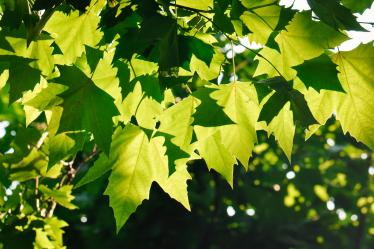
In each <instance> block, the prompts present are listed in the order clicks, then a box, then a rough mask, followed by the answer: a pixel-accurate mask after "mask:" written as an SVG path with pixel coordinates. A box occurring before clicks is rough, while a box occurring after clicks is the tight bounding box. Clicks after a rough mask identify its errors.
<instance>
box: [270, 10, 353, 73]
mask: <svg viewBox="0 0 374 249" xmlns="http://www.w3.org/2000/svg"><path fill="white" fill-rule="evenodd" d="M345 40H347V36H345V35H343V34H342V33H340V32H338V31H336V30H334V29H333V28H331V27H329V26H327V25H326V24H324V23H322V22H316V21H313V20H312V17H311V13H310V12H302V13H298V14H296V15H295V17H294V18H293V19H292V21H291V22H290V23H289V25H287V26H286V30H283V31H282V32H280V34H279V35H278V36H277V37H276V38H275V41H276V42H277V43H278V45H279V48H280V50H281V55H282V58H283V63H284V64H285V65H288V66H296V65H299V64H301V63H303V61H304V60H310V59H312V58H315V57H317V56H319V55H321V54H322V53H323V52H324V50H325V49H328V48H334V47H336V46H337V45H339V44H340V43H342V42H343V41H345Z"/></svg>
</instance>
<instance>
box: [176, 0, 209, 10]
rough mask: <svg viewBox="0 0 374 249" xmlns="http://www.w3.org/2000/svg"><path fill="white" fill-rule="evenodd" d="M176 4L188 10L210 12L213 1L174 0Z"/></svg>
mask: <svg viewBox="0 0 374 249" xmlns="http://www.w3.org/2000/svg"><path fill="white" fill-rule="evenodd" d="M175 3H176V4H178V5H180V6H184V7H188V8H193V9H198V10H211V9H213V0H199V1H195V0H176V1H175Z"/></svg>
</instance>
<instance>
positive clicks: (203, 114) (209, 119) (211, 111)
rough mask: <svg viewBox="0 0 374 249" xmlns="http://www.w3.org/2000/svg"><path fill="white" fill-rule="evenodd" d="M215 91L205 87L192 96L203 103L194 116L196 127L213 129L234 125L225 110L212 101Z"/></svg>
mask: <svg viewBox="0 0 374 249" xmlns="http://www.w3.org/2000/svg"><path fill="white" fill-rule="evenodd" d="M214 91H215V90H214V89H213V88H207V87H204V88H201V89H199V90H197V91H195V92H194V93H193V94H192V96H194V97H195V98H197V99H199V100H200V101H201V104H200V105H199V106H198V107H197V109H196V112H195V114H194V115H193V118H194V122H193V124H194V125H200V126H206V127H209V126H211V127H212V126H220V125H226V124H232V123H233V122H232V120H231V119H230V118H229V117H228V116H227V115H226V114H225V112H223V110H222V109H223V108H222V107H220V106H219V105H218V104H217V102H216V101H215V100H214V99H212V97H211V94H212V92H214Z"/></svg>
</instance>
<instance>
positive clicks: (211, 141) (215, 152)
mask: <svg viewBox="0 0 374 249" xmlns="http://www.w3.org/2000/svg"><path fill="white" fill-rule="evenodd" d="M194 130H195V133H196V137H197V149H198V150H199V153H200V156H201V157H202V158H203V159H204V160H205V162H206V164H207V166H208V168H209V169H214V170H215V171H217V172H218V173H220V174H221V175H222V176H223V177H224V178H225V179H226V181H227V182H228V183H229V185H230V186H231V187H233V177H234V165H235V163H236V158H235V157H234V156H233V155H232V154H231V153H230V152H229V151H228V149H227V148H226V147H225V145H224V142H223V140H222V135H221V133H220V131H219V130H218V129H217V128H211V127H202V126H195V127H194Z"/></svg>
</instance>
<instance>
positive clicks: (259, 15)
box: [240, 5, 281, 45]
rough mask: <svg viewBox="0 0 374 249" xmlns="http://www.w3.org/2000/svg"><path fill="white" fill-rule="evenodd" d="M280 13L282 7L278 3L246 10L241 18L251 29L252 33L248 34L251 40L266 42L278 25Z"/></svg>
mask: <svg viewBox="0 0 374 249" xmlns="http://www.w3.org/2000/svg"><path fill="white" fill-rule="evenodd" d="M280 13H281V7H279V6H276V5H271V6H266V7H263V8H257V9H254V10H251V11H246V12H244V14H243V15H242V16H241V17H240V19H241V20H242V21H243V23H244V24H245V25H246V26H247V27H248V29H249V30H250V31H251V34H249V35H248V38H249V40H250V41H254V42H257V43H260V44H263V45H264V44H266V42H267V40H268V38H269V37H270V35H271V33H272V32H273V31H274V30H275V28H276V27H277V24H278V21H279V16H280Z"/></svg>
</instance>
